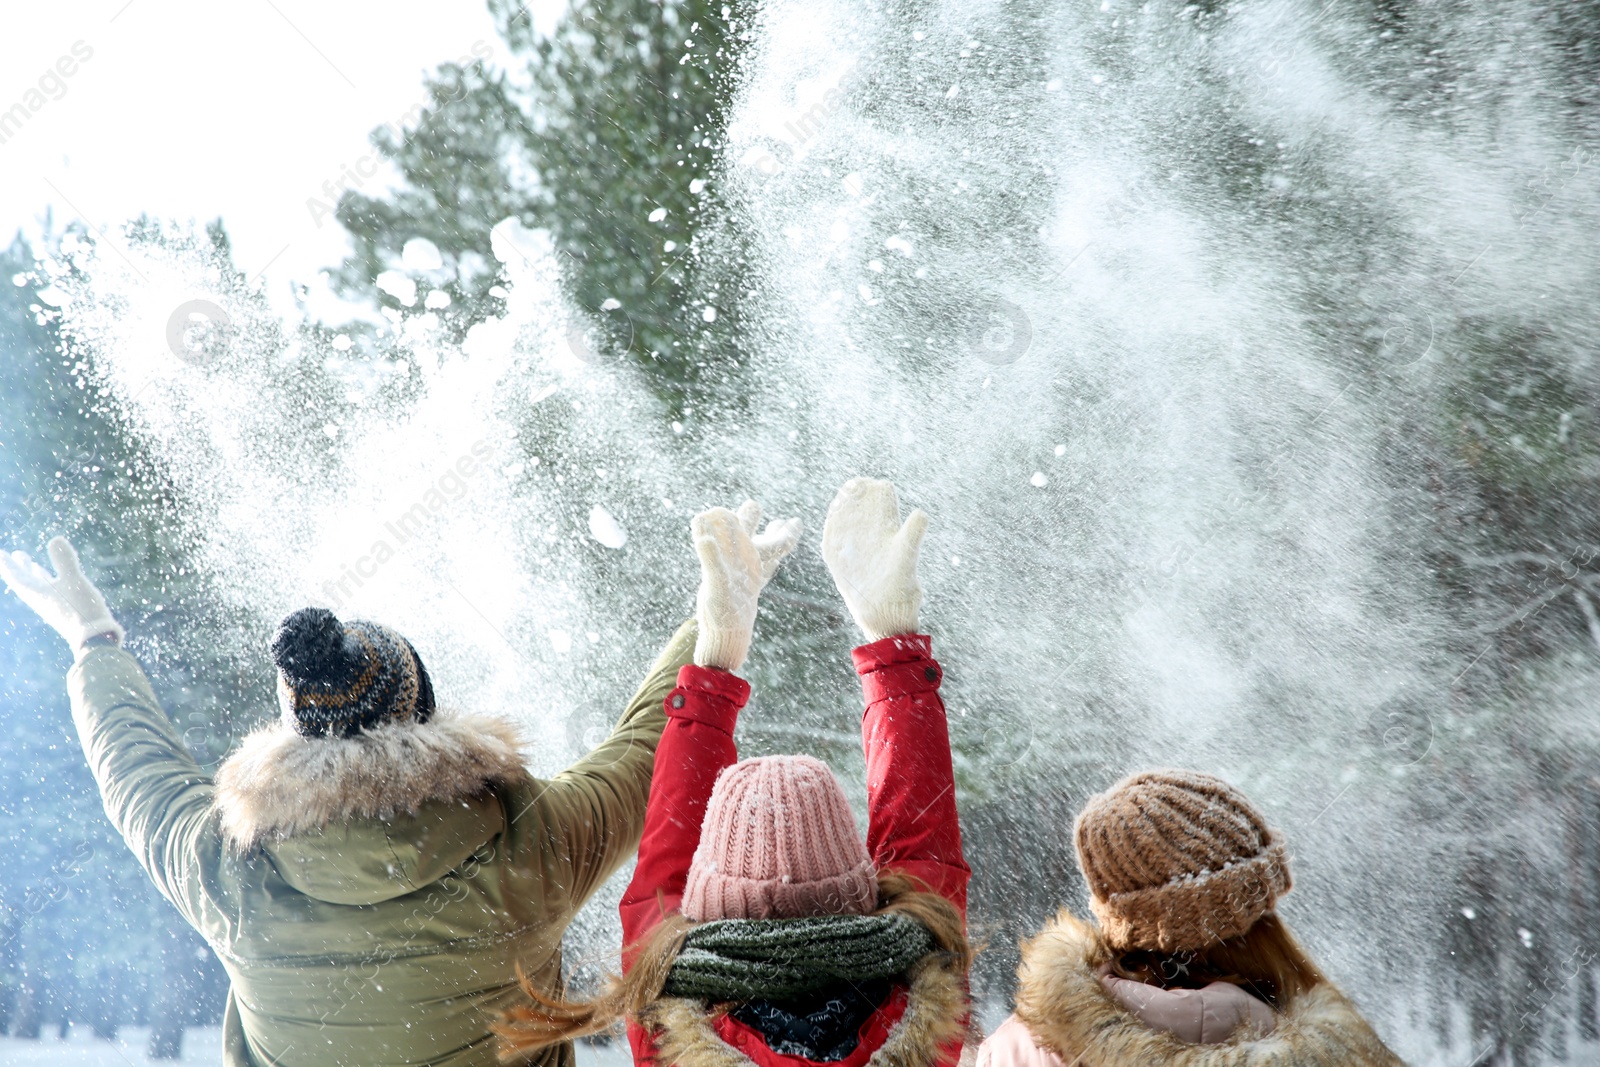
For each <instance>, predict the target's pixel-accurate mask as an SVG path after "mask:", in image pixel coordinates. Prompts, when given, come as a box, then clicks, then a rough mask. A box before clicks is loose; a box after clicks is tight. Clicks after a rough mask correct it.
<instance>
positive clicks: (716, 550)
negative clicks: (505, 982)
mask: <svg viewBox="0 0 1600 1067" xmlns="http://www.w3.org/2000/svg"><path fill="white" fill-rule="evenodd" d="M760 527H761V509H760V508H758V507H757V506H756V505H755V503H754V502H753V501H746V502H745V503H744V505H743V506H742V507H740V508H739V511H738V514H735V513H733V512H731V511H729V510H727V509H726V508H712V509H711V510H710V511H706V512H702V513H701V514H699V515H696V516H695V517H694V519H693V521H692V522H691V523H690V531H691V534H692V536H693V540H694V547H695V553H696V554H697V555H698V556H699V557H700V591H699V594H698V595H697V597H696V610H695V616H696V618H697V619H698V621H699V624H700V639H699V640H698V641H697V642H696V643H695V653H694V663H692V664H690V665H688V666H685V667H684V668H683V669H682V670H680V671H679V672H678V685H677V688H675V689H673V691H672V693H671V695H670V696H668V697H667V702H666V705H667V706H666V714H667V728H666V730H665V732H664V733H663V734H662V737H661V747H660V748H658V749H657V750H656V759H655V776H654V777H653V778H652V779H651V784H650V804H649V807H648V808H647V809H646V811H645V829H644V840H643V841H641V842H640V845H639V865H638V867H637V868H636V869H635V870H634V874H633V881H631V882H630V883H628V888H627V890H626V891H625V892H624V893H623V894H622V903H621V905H620V908H619V910H620V912H621V915H622V942H623V945H624V949H623V955H622V967H623V970H625V971H626V970H628V969H630V968H631V967H632V966H633V958H634V953H633V951H632V949H633V947H634V946H636V945H637V944H638V943H639V941H641V940H642V939H643V938H644V937H646V936H647V935H648V934H649V933H650V931H651V930H654V929H655V928H656V926H657V925H658V924H660V922H661V920H662V919H664V918H665V917H666V916H668V915H671V914H672V913H673V912H675V911H677V910H678V908H679V905H680V904H681V902H682V900H683V890H684V885H685V883H686V882H687V881H688V877H689V863H690V861H691V860H692V859H693V858H694V852H695V849H696V848H697V847H699V844H700V825H701V823H702V822H704V820H705V814H706V804H707V803H708V802H709V801H710V799H711V790H712V788H713V787H714V786H715V785H716V781H717V776H718V775H719V774H721V773H722V772H723V770H724V769H726V768H727V767H729V766H731V765H732V764H733V763H734V761H736V760H737V759H738V758H739V752H738V749H737V748H736V747H735V746H734V743H733V728H734V725H735V723H736V722H737V721H738V718H739V711H740V709H741V708H743V707H744V703H745V701H746V700H747V699H748V698H749V696H750V686H749V685H748V684H747V683H746V682H745V681H744V680H743V679H741V678H739V677H738V676H737V675H735V674H734V673H733V672H734V671H737V670H738V669H739V668H740V667H741V666H743V665H744V659H745V656H746V655H748V654H749V651H750V641H751V639H752V637H753V635H754V632H755V624H756V605H757V602H758V600H759V599H760V596H761V590H762V589H763V588H765V586H766V584H767V582H768V581H769V580H771V578H772V575H773V574H774V572H776V571H777V569H778V564H779V563H781V562H782V561H783V558H784V557H785V556H787V555H788V554H789V553H790V552H791V551H793V549H794V546H795V544H796V543H797V542H798V541H799V540H800V521H799V520H798V519H787V520H782V521H776V522H772V523H769V524H768V525H767V528H766V529H765V531H762V530H761V529H760ZM628 1042H629V1044H630V1045H631V1046H632V1048H633V1055H634V1062H635V1063H651V1062H653V1061H654V1053H653V1050H652V1048H651V1041H650V1036H649V1035H648V1034H647V1033H646V1032H645V1031H644V1030H643V1028H641V1027H640V1026H639V1025H638V1024H636V1023H631V1022H630V1023H629V1024H628Z"/></svg>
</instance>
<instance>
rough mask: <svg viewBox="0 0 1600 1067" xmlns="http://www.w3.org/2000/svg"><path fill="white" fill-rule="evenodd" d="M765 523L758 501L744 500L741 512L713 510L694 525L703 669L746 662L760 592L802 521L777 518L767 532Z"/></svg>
mask: <svg viewBox="0 0 1600 1067" xmlns="http://www.w3.org/2000/svg"><path fill="white" fill-rule="evenodd" d="M760 527H761V508H760V507H758V506H757V505H756V502H755V501H753V500H746V501H745V502H744V503H743V504H741V505H740V506H739V512H738V514H734V513H733V512H731V511H729V510H728V509H727V508H712V509H711V510H710V511H702V512H701V513H700V514H698V515H696V516H695V517H694V519H693V520H692V521H691V522H690V523H689V529H690V531H691V532H692V533H693V535H694V548H695V552H696V553H698V554H699V556H700V593H699V596H698V597H697V599H696V605H695V614H696V617H697V618H698V619H699V623H700V635H699V637H698V638H697V639H696V641H695V645H694V661H695V663H697V664H698V665H700V666H702V667H721V668H722V669H723V670H726V671H736V670H738V669H739V668H740V667H741V666H743V665H744V658H745V656H747V655H749V653H750V639H751V637H752V636H753V634H754V632H755V626H756V602H757V600H758V599H759V598H760V596H761V590H762V589H763V588H764V587H765V586H766V584H767V582H768V581H770V580H771V578H772V575H773V574H774V573H775V572H776V571H777V569H778V564H779V563H781V562H782V561H783V557H785V556H787V555H788V554H789V553H790V552H792V551H794V546H795V545H796V544H797V543H798V542H799V540H800V529H801V527H800V520H799V519H775V520H773V521H772V522H769V523H767V528H766V530H765V531H761V530H760Z"/></svg>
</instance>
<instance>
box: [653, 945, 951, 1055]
mask: <svg viewBox="0 0 1600 1067" xmlns="http://www.w3.org/2000/svg"><path fill="white" fill-rule="evenodd" d="M910 979H911V991H910V996H909V998H908V1000H907V1003H906V1013H905V1014H904V1015H903V1016H901V1018H900V1021H899V1022H897V1023H896V1024H895V1025H894V1029H892V1030H890V1031H889V1036H888V1038H887V1039H886V1040H885V1041H884V1043H883V1045H882V1046H881V1047H880V1048H879V1049H878V1050H877V1051H876V1052H874V1053H873V1054H872V1056H871V1058H869V1059H868V1060H867V1063H866V1067H933V1065H934V1064H936V1063H938V1062H939V1060H940V1056H941V1055H942V1050H943V1049H944V1048H945V1047H946V1046H947V1045H949V1044H951V1043H952V1042H955V1041H958V1040H960V1039H961V1038H962V1036H963V1035H964V1034H965V1032H966V1016H967V993H966V987H965V985H964V984H963V982H962V980H961V976H960V975H959V974H954V973H952V972H951V971H949V970H947V969H946V968H945V967H944V965H943V963H942V961H941V958H940V957H939V956H938V955H937V954H935V955H929V956H924V957H923V958H922V960H921V962H919V963H917V964H915V965H914V966H913V967H912V968H911V972H910ZM640 1021H641V1022H642V1023H643V1024H644V1025H645V1026H646V1028H648V1029H650V1030H651V1031H653V1032H654V1034H655V1040H656V1049H657V1061H656V1062H658V1063H660V1064H663V1065H670V1067H754V1061H753V1060H751V1059H750V1058H749V1057H748V1056H746V1055H745V1054H744V1053H742V1052H740V1051H738V1050H737V1049H735V1048H734V1047H733V1046H732V1045H729V1044H728V1043H727V1042H726V1041H724V1040H722V1038H720V1037H718V1036H717V1031H716V1030H715V1029H714V1028H713V1027H712V1025H711V1016H710V1015H708V1014H707V1012H706V1005H705V1002H704V1001H699V1000H686V999H683V998H681V997H661V998H660V999H658V1000H657V1001H655V1003H653V1004H651V1005H650V1006H649V1007H647V1008H645V1010H644V1011H643V1012H642V1013H640Z"/></svg>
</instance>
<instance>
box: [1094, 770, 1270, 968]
mask: <svg viewBox="0 0 1600 1067" xmlns="http://www.w3.org/2000/svg"><path fill="white" fill-rule="evenodd" d="M1075 836H1076V838H1077V845H1078V864H1079V865H1080V866H1081V867H1082V868H1083V876H1084V878H1085V879H1087V880H1088V883H1089V893H1090V900H1089V907H1090V908H1091V909H1092V910H1093V911H1094V914H1095V918H1097V919H1099V920H1100V929H1101V933H1102V934H1103V935H1104V936H1105V939H1106V941H1107V943H1109V944H1110V945H1111V947H1112V948H1113V949H1116V950H1117V951H1121V952H1127V951H1131V950H1133V949H1154V950H1156V951H1160V952H1184V951H1194V950H1197V949H1202V948H1206V947H1207V946H1210V945H1212V944H1215V943H1216V942H1218V941H1222V940H1225V939H1227V938H1230V937H1237V936H1239V935H1240V934H1242V933H1244V932H1245V931H1246V930H1249V929H1250V927H1252V926H1254V925H1255V923H1256V920H1257V919H1260V918H1261V917H1262V916H1263V915H1265V914H1266V913H1267V912H1269V911H1271V910H1272V908H1273V905H1274V904H1275V903H1276V902H1277V900H1278V898H1279V897H1280V896H1282V895H1283V894H1285V893H1287V892H1288V891H1289V885H1290V882H1289V865H1288V859H1287V857H1286V856H1285V854H1284V848H1283V839H1282V838H1281V837H1280V836H1279V835H1278V834H1277V833H1276V832H1274V831H1273V830H1272V829H1270V828H1269V827H1268V826H1267V823H1266V820H1265V819H1263V818H1262V817H1261V813H1260V812H1259V811H1257V810H1256V809H1255V808H1254V807H1253V806H1252V805H1251V804H1250V802H1249V801H1248V800H1246V799H1245V797H1244V794H1242V793H1240V792H1239V791H1238V790H1237V789H1235V788H1234V787H1233V786H1231V785H1229V784H1228V783H1227V782H1224V781H1223V780H1222V779H1221V778H1216V777H1213V776H1212V775H1209V774H1201V773H1199V772H1197V771H1144V772H1142V773H1140V774H1135V775H1132V776H1130V777H1128V778H1124V779H1123V780H1122V781H1120V782H1118V783H1117V784H1116V785H1114V786H1112V787H1111V788H1110V789H1108V790H1107V791H1106V792H1104V793H1100V794H1097V795H1095V796H1092V797H1090V798H1089V802H1088V804H1086V805H1085V806H1084V809H1083V812H1082V814H1080V815H1079V816H1078V824H1077V828H1076V835H1075Z"/></svg>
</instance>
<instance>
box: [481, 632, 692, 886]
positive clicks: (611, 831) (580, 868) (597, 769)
mask: <svg viewBox="0 0 1600 1067" xmlns="http://www.w3.org/2000/svg"><path fill="white" fill-rule="evenodd" d="M694 641H695V623H694V620H692V619H691V620H689V621H688V622H685V623H684V624H683V625H682V626H680V627H678V631H677V633H675V634H673V635H672V639H671V640H670V641H668V642H667V646H666V647H665V648H664V649H662V650H661V654H660V655H659V656H658V657H657V658H656V661H655V663H654V664H652V665H651V667H650V670H649V673H648V674H646V675H645V679H644V683H643V684H642V685H640V686H639V690H638V692H636V693H635V694H634V695H633V699H632V700H630V701H629V702H628V706H627V708H626V710H624V711H623V713H622V718H621V719H620V720H618V722H617V725H616V726H615V727H613V728H612V731H611V735H610V736H609V737H607V738H606V739H605V740H604V741H602V742H601V743H600V744H599V745H598V746H596V747H595V749H594V750H593V751H591V752H590V753H589V754H588V755H587V756H585V757H583V758H582V759H581V760H579V761H578V762H576V763H574V764H573V765H572V766H570V767H568V768H567V769H566V770H564V771H562V772H561V773H560V774H558V775H556V776H555V777H554V778H551V779H549V780H548V781H543V782H535V783H533V788H534V789H535V791H536V792H535V796H534V799H533V800H532V801H531V802H530V803H528V804H527V805H525V806H523V807H521V809H520V810H516V811H513V812H511V813H510V814H511V817H512V820H513V822H516V821H518V820H524V819H529V818H533V819H537V820H539V822H540V823H542V824H543V834H542V835H540V837H541V839H542V840H543V842H544V847H545V848H548V849H551V850H552V851H553V853H554V855H556V856H558V857H561V861H562V862H561V863H560V866H561V867H563V868H565V869H564V870H561V871H560V875H561V877H560V884H561V885H562V886H563V887H564V890H565V894H566V896H567V897H568V900H569V905H570V906H571V907H572V908H574V909H576V908H577V907H578V906H579V905H581V904H582V903H583V901H585V900H587V899H588V898H589V896H590V895H591V894H592V893H593V892H594V891H595V890H596V889H597V888H599V886H600V885H601V884H602V883H604V882H605V880H606V879H607V878H609V877H611V875H612V874H613V873H614V872H615V871H616V869H617V868H618V867H620V866H622V863H623V861H624V860H626V859H627V858H628V856H630V855H631V854H632V853H633V850H634V849H635V848H637V847H638V845H639V834H640V832H641V830H642V829H643V828H644V808H645V800H646V798H647V797H648V796H649V792H650V772H651V768H652V767H653V766H654V759H655V753H656V745H657V744H658V743H659V742H660V740H661V729H662V727H664V726H665V725H666V722H667V719H666V715H665V714H664V713H663V712H662V702H663V701H664V700H665V699H666V696H667V692H668V690H670V689H671V688H672V683H673V679H674V678H675V677H676V676H677V673H678V668H680V667H681V666H683V665H684V664H685V663H688V662H689V661H691V660H692V659H693V658H694ZM536 825H537V824H536ZM545 858H546V859H548V854H547V856H546V857H545Z"/></svg>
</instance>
